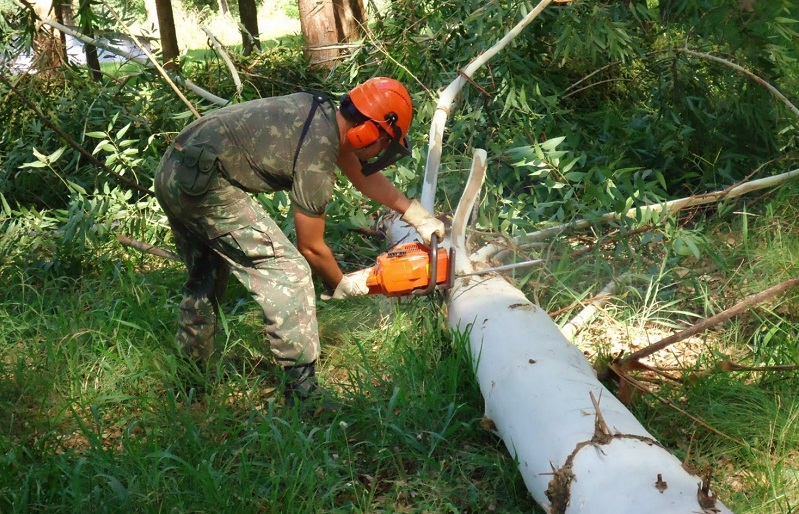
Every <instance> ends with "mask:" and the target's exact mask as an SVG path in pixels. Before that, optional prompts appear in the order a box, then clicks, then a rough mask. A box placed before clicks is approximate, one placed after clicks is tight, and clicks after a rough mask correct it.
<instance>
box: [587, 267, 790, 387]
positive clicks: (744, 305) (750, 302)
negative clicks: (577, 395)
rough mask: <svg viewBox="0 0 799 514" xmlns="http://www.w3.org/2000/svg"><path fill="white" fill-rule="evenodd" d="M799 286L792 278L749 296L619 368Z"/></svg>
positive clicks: (633, 356) (642, 351) (603, 376)
mask: <svg viewBox="0 0 799 514" xmlns="http://www.w3.org/2000/svg"><path fill="white" fill-rule="evenodd" d="M797 284H799V278H792V279H790V280H786V281H785V282H782V283H781V284H777V285H776V286H772V287H770V288H768V289H766V290H765V291H761V292H759V293H755V294H753V295H750V296H747V297H746V298H744V299H743V300H741V301H740V302H738V303H737V304H735V305H733V306H732V307H730V308H729V309H725V310H723V311H721V312H720V313H718V314H716V315H714V316H711V317H709V318H707V319H704V320H702V321H700V322H699V323H696V324H695V325H693V326H692V327H690V328H687V329H685V330H681V331H680V332H676V333H674V334H672V335H670V336H668V337H665V338H663V339H661V340H660V341H658V342H656V343H653V344H651V345H649V346H647V347H646V348H642V349H640V350H638V351H637V352H634V353H631V354H630V355H629V356H627V358H625V359H622V360H621V361H620V362H619V363H618V366H619V368H620V369H622V370H624V371H628V370H629V369H630V364H629V363H631V362H634V361H637V360H639V359H642V358H644V357H647V356H649V355H652V354H653V353H655V352H658V351H660V350H662V349H664V348H666V347H668V346H670V345H672V344H674V343H676V342H678V341H682V340H683V339H685V338H687V337H690V336H692V335H694V334H698V333H700V332H704V331H705V330H707V329H709V328H711V327H713V326H715V325H718V324H719V323H721V322H723V321H727V320H729V319H731V318H733V317H735V316H737V315H738V314H741V313H742V312H745V311H747V310H749V308H750V307H752V306H754V305H757V304H758V303H761V302H763V301H765V300H768V299H769V298H771V297H773V296H775V295H777V294H779V293H781V292H783V291H786V290H788V289H790V288H792V287H794V286H795V285H797ZM608 378H610V372H609V370H605V371H603V372H602V373H600V380H605V379H608Z"/></svg>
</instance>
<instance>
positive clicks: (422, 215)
mask: <svg viewBox="0 0 799 514" xmlns="http://www.w3.org/2000/svg"><path fill="white" fill-rule="evenodd" d="M400 219H401V220H402V221H404V222H406V223H408V224H409V225H411V226H412V227H413V228H415V229H416V231H417V232H418V233H419V235H420V236H422V241H424V244H426V245H429V244H430V238H432V237H433V234H437V235H438V238H439V239H444V222H443V221H441V220H440V219H437V218H436V217H434V216H433V215H432V214H430V213H429V212H428V211H427V209H425V208H424V207H422V204H420V203H419V201H418V200H413V201H412V202H411V204H410V205H409V206H408V209H407V210H406V211H405V214H403V215H402V218H400Z"/></svg>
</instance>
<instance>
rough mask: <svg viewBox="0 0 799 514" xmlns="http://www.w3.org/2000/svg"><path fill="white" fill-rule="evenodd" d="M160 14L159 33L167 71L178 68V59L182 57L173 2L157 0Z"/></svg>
mask: <svg viewBox="0 0 799 514" xmlns="http://www.w3.org/2000/svg"><path fill="white" fill-rule="evenodd" d="M155 10H156V12H157V14H158V32H159V33H160V37H161V58H162V59H163V62H164V68H165V69H168V70H169V69H175V68H177V61H176V60H177V57H178V55H180V49H179V48H178V36H177V31H176V30H175V15H174V13H173V12H172V1H171V0H155Z"/></svg>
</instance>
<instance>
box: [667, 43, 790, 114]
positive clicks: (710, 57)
mask: <svg viewBox="0 0 799 514" xmlns="http://www.w3.org/2000/svg"><path fill="white" fill-rule="evenodd" d="M677 51H678V52H682V53H684V54H688V55H693V56H694V57H700V58H702V59H707V60H709V61H714V62H718V63H721V64H724V65H725V66H729V67H730V68H732V69H734V70H735V71H738V72H740V73H743V74H744V75H746V76H747V77H749V78H751V79H752V80H754V81H755V82H757V83H758V84H760V85H761V86H763V87H765V88H766V89H768V90H769V92H770V93H771V94H772V95H774V96H776V97H777V98H778V99H779V100H780V101H781V102H782V103H784V104H785V105H786V106H787V107H788V109H790V110H791V111H793V113H794V114H795V115H797V116H799V108H797V107H796V106H795V105H794V104H792V103H791V101H790V100H788V99H787V98H786V97H785V95H783V94H782V93H780V91H779V90H778V89H777V88H776V87H774V86H772V85H771V84H769V83H768V82H766V81H765V79H763V78H761V77H759V76H757V75H755V74H754V73H752V72H751V71H749V70H747V69H746V68H744V67H743V66H739V65H738V64H735V63H734V62H730V61H728V60H726V59H722V58H721V57H716V56H715V55H710V54H706V53H704V52H696V51H694V50H688V49H687V48H680V49H678V50H677Z"/></svg>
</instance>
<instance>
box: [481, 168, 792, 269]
mask: <svg viewBox="0 0 799 514" xmlns="http://www.w3.org/2000/svg"><path fill="white" fill-rule="evenodd" d="M797 177H799V169H795V170H791V171H786V172H785V173H781V174H779V175H774V176H773V177H765V178H761V179H757V180H752V181H750V182H742V183H739V184H738V185H735V186H731V187H728V188H726V189H724V190H722V191H715V192H712V193H704V194H700V195H694V196H689V197H687V198H680V199H677V200H671V201H669V202H664V203H659V204H650V205H643V206H640V207H633V208H632V209H630V210H629V211H627V212H626V213H615V212H611V213H606V214H603V215H602V216H601V217H600V218H599V219H598V220H596V221H587V220H582V219H581V220H575V221H571V222H569V223H563V224H560V225H555V226H552V227H548V228H545V229H541V230H537V231H535V232H529V233H527V234H523V235H521V236H519V237H518V238H517V239H518V241H519V242H524V243H527V242H532V241H540V240H544V239H549V238H551V237H554V236H557V235H559V234H562V233H563V232H566V231H568V230H575V229H583V228H587V227H590V226H591V225H593V224H596V223H598V222H608V221H613V220H617V219H621V218H624V217H627V218H634V217H635V215H636V214H638V213H644V212H653V213H658V212H667V213H670V214H675V213H677V212H679V211H681V210H682V209H686V208H688V207H695V206H697V205H704V204H708V203H714V202H720V201H722V200H726V199H728V198H736V197H738V196H743V195H745V194H748V193H751V192H753V191H759V190H761V189H768V188H771V187H777V186H780V185H782V184H784V183H786V182H789V181H791V180H794V179H795V178H797ZM503 249H504V246H501V245H497V244H493V243H492V244H488V245H485V246H483V247H482V248H480V249H479V250H478V251H477V252H475V253H474V255H473V258H475V259H487V258H490V256H492V255H494V254H495V253H497V252H498V251H501V250H503Z"/></svg>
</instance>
